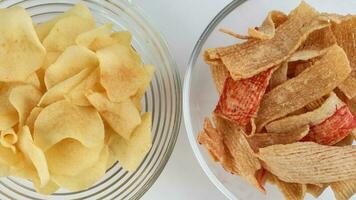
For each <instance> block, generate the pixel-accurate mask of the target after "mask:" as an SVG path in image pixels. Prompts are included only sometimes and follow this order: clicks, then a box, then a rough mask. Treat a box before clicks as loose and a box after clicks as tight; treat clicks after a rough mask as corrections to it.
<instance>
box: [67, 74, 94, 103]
mask: <svg viewBox="0 0 356 200" xmlns="http://www.w3.org/2000/svg"><path fill="white" fill-rule="evenodd" d="M99 77H100V69H99V68H97V69H95V70H94V71H93V72H91V73H90V74H89V76H87V77H86V78H85V79H84V80H83V81H82V82H80V83H79V84H78V85H77V86H75V87H74V88H73V89H72V90H70V92H69V93H68V94H65V95H64V96H65V98H66V99H67V100H69V101H70V102H72V103H73V104H75V105H78V106H90V105H91V104H90V102H89V101H88V99H87V97H86V96H85V95H86V93H88V92H89V90H91V89H92V88H93V87H94V85H95V84H97V83H99V81H100V80H99Z"/></svg>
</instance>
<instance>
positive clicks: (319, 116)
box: [266, 92, 345, 133]
mask: <svg viewBox="0 0 356 200" xmlns="http://www.w3.org/2000/svg"><path fill="white" fill-rule="evenodd" d="M344 105H345V104H344V102H342V101H341V100H340V99H339V98H338V97H337V96H336V94H335V93H333V92H332V93H331V94H330V96H329V97H328V98H327V99H326V100H325V102H324V103H323V104H322V105H321V106H320V107H319V108H317V109H315V110H313V111H310V112H306V113H303V114H300V115H292V116H288V117H285V118H282V119H280V120H276V121H273V122H271V123H269V124H267V125H266V129H267V131H268V132H272V133H281V132H287V131H290V130H293V129H296V128H299V127H302V126H305V125H317V124H319V123H321V122H323V121H324V120H325V119H327V118H328V117H330V116H332V115H333V114H334V113H335V112H336V110H337V109H339V108H341V107H343V106H344Z"/></svg>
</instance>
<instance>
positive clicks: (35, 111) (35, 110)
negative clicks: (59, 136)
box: [25, 107, 43, 134]
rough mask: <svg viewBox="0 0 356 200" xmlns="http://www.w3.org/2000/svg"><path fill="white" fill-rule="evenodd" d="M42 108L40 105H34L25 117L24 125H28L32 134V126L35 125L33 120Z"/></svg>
mask: <svg viewBox="0 0 356 200" xmlns="http://www.w3.org/2000/svg"><path fill="white" fill-rule="evenodd" d="M42 110H43V108H42V107H34V108H33V109H32V110H31V112H30V114H29V115H28V117H27V119H26V123H25V124H26V126H28V128H29V129H30V132H31V133H32V134H33V127H34V126H35V121H36V119H37V117H38V115H39V114H40V113H41V111H42Z"/></svg>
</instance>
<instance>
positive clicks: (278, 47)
mask: <svg viewBox="0 0 356 200" xmlns="http://www.w3.org/2000/svg"><path fill="white" fill-rule="evenodd" d="M317 15H318V12H316V11H315V10H314V9H313V8H311V7H310V6H309V5H307V4H306V3H305V2H302V3H301V4H300V5H299V6H298V7H297V8H296V9H294V10H293V11H292V12H291V13H290V14H289V16H288V20H287V21H286V22H284V23H283V24H282V25H281V26H280V27H279V28H278V29H277V30H276V33H275V36H274V37H273V38H272V39H270V40H261V41H259V42H257V43H251V44H250V45H246V46H244V48H240V49H239V50H237V51H235V52H234V53H232V54H229V55H226V56H223V57H221V60H222V61H223V63H224V64H225V65H226V67H227V68H228V70H229V71H230V74H231V76H232V77H233V78H234V79H235V80H237V79H243V78H250V77H252V76H254V75H256V74H259V73H261V72H263V71H265V70H267V69H269V68H271V67H273V66H276V65H278V64H280V63H282V62H283V61H285V60H286V59H287V58H288V57H290V55H291V54H292V53H293V52H294V51H295V50H297V49H298V47H299V46H300V45H301V43H302V42H303V41H304V40H305V39H306V36H307V35H309V34H310V33H312V32H313V31H315V30H318V29H321V28H324V27H326V26H328V23H327V22H323V21H320V20H315V19H313V18H314V17H315V16H317ZM295 30H298V31H295Z"/></svg>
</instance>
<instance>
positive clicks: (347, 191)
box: [330, 179, 356, 200]
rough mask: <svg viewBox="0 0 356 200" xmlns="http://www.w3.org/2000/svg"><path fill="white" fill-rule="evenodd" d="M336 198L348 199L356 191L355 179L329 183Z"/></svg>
mask: <svg viewBox="0 0 356 200" xmlns="http://www.w3.org/2000/svg"><path fill="white" fill-rule="evenodd" d="M330 187H331V189H332V190H333V192H334V195H335V199H336V200H348V199H350V198H351V197H352V196H353V195H354V194H355V193H356V179H350V180H346V181H340V182H334V183H331V184H330Z"/></svg>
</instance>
